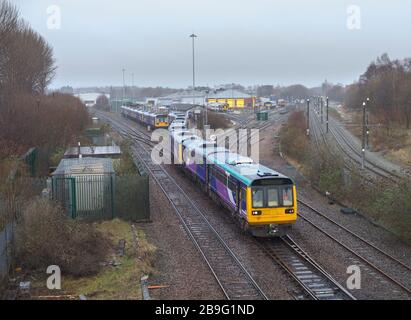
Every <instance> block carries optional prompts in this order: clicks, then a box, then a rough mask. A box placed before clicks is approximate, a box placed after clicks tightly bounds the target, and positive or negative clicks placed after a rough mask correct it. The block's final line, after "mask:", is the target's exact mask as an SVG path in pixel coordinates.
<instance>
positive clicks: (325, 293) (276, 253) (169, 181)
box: [100, 115, 355, 300]
mask: <svg viewBox="0 0 411 320" xmlns="http://www.w3.org/2000/svg"><path fill="white" fill-rule="evenodd" d="M100 117H102V118H105V119H106V121H110V122H111V123H112V125H113V126H114V127H115V129H116V130H118V131H119V132H121V133H122V134H123V135H125V136H129V137H132V138H133V139H136V140H137V142H138V143H137V144H135V145H133V147H132V155H133V157H135V159H136V160H138V161H139V162H143V163H144V164H145V166H146V167H147V170H148V171H149V173H150V174H151V175H152V177H153V178H154V180H155V181H156V182H157V184H158V185H159V186H160V188H161V189H162V191H163V192H164V194H165V195H166V197H167V198H168V200H169V201H170V203H171V205H172V206H173V208H174V209H175V211H176V214H177V216H178V217H179V219H180V221H181V223H182V225H183V227H184V229H185V231H186V232H187V235H188V236H189V237H190V239H191V240H192V241H193V243H194V245H195V247H196V248H197V249H198V251H199V252H200V254H201V256H202V257H203V259H204V260H205V262H206V264H207V265H208V267H209V268H210V270H211V272H212V274H213V276H214V277H215V279H216V281H217V283H218V284H219V285H220V287H221V289H222V291H223V293H224V295H225V296H226V297H227V299H234V300H235V299H267V296H266V295H265V294H264V292H263V291H262V290H261V288H260V287H259V286H258V284H257V283H256V281H255V280H254V279H253V278H252V276H251V275H250V273H249V272H248V271H247V270H246V268H245V266H244V265H243V264H242V263H241V262H240V261H239V259H238V258H237V257H236V255H235V253H234V252H233V251H232V250H231V249H230V248H229V247H228V245H227V244H226V242H224V240H223V239H222V238H221V236H220V235H219V234H218V233H217V231H216V230H215V229H214V228H213V227H212V225H211V224H210V223H209V222H208V220H207V218H206V217H205V216H204V214H203V213H202V212H201V210H200V209H199V208H198V206H197V205H196V204H195V203H194V202H193V201H192V200H191V199H190V196H189V195H188V194H187V193H185V191H183V190H182V189H181V187H180V186H179V185H178V183H177V182H176V181H175V180H174V178H173V177H172V176H170V174H169V173H168V172H167V171H166V169H165V168H163V167H162V166H161V165H156V164H153V163H152V161H151V154H150V152H149V150H147V147H146V146H147V145H148V146H149V147H152V145H151V142H150V141H148V135H147V134H146V133H145V132H142V131H141V132H140V131H137V130H136V129H135V128H134V127H133V126H131V125H129V124H127V123H126V122H124V123H123V122H121V123H120V122H117V121H115V120H113V119H111V118H108V117H105V116H103V115H100ZM267 125H269V124H262V125H261V126H267ZM141 135H143V137H142V136H141ZM137 138H138V139H137ZM140 140H143V141H144V142H145V144H143V141H140ZM261 247H262V249H263V251H264V252H265V253H266V254H268V255H269V256H270V257H271V258H272V259H273V260H274V261H275V262H276V263H277V264H279V265H280V266H281V267H282V268H283V269H284V270H286V272H287V273H288V274H289V275H290V277H291V278H292V279H294V280H295V281H296V282H297V284H298V285H299V288H301V292H300V293H299V294H297V295H295V298H296V299H315V300H333V299H343V300H352V299H355V298H354V297H353V296H352V295H351V294H350V293H349V292H348V291H346V290H345V289H344V288H343V287H342V286H341V285H339V284H338V282H336V281H335V280H334V279H333V278H332V277H331V276H330V275H329V274H328V273H327V272H326V271H325V270H323V269H322V268H321V266H319V265H318V264H317V263H316V262H315V261H314V260H313V259H312V258H311V257H310V256H309V255H308V254H307V253H306V252H304V251H303V250H302V249H301V248H300V247H299V246H298V245H297V244H296V243H295V242H294V241H293V240H292V239H291V238H290V237H285V238H282V239H281V240H279V241H269V242H267V243H265V244H263V245H262V246H261Z"/></svg>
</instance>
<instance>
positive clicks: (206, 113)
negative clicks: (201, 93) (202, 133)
mask: <svg viewBox="0 0 411 320" xmlns="http://www.w3.org/2000/svg"><path fill="white" fill-rule="evenodd" d="M208 93H209V91H208V90H206V91H205V94H206V96H205V102H204V111H205V117H204V119H205V123H204V127H205V126H207V125H208V109H207V100H208Z"/></svg>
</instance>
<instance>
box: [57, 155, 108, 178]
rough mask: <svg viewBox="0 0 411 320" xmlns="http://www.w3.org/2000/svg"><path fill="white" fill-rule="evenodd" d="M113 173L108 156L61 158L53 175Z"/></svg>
mask: <svg viewBox="0 0 411 320" xmlns="http://www.w3.org/2000/svg"><path fill="white" fill-rule="evenodd" d="M111 173H114V168H113V160H112V159H110V158H81V159H79V158H75V159H62V160H61V161H60V163H59V165H58V167H57V169H56V171H54V172H53V175H65V176H70V175H73V174H76V175H78V174H111Z"/></svg>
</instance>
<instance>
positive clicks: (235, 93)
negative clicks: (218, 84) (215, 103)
mask: <svg viewBox="0 0 411 320" xmlns="http://www.w3.org/2000/svg"><path fill="white" fill-rule="evenodd" d="M208 98H211V99H215V98H217V99H224V98H226V99H231V98H234V99H235V98H237V99H238V98H251V96H250V95H249V94H248V93H245V92H241V91H239V90H231V89H228V90H223V91H217V92H212V93H210V94H209V95H208Z"/></svg>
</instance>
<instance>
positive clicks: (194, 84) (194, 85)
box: [190, 33, 197, 105]
mask: <svg viewBox="0 0 411 320" xmlns="http://www.w3.org/2000/svg"><path fill="white" fill-rule="evenodd" d="M190 38H191V39H192V40H193V105H195V97H194V94H195V88H196V82H195V60H194V39H195V38H197V35H195V34H194V33H192V34H191V35H190Z"/></svg>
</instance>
